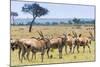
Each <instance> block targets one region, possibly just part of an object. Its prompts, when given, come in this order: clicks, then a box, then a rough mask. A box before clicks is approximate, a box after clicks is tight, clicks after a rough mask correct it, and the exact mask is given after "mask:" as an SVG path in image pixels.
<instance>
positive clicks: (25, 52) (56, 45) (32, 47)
mask: <svg viewBox="0 0 100 67" xmlns="http://www.w3.org/2000/svg"><path fill="white" fill-rule="evenodd" d="M38 34H39V36H40V37H38V38H36V37H31V38H27V39H16V40H15V39H11V50H12V51H14V50H17V49H18V50H19V51H18V58H19V60H20V61H21V62H23V59H27V60H28V61H30V59H29V55H30V52H32V57H31V60H32V59H33V56H35V59H36V53H37V52H40V53H41V62H43V60H44V55H45V52H47V57H48V58H50V55H49V52H50V50H51V49H57V50H58V53H59V59H61V58H62V50H63V48H64V47H65V53H66V54H68V51H67V48H68V47H69V50H70V51H69V53H74V51H75V49H77V52H78V53H79V52H80V51H79V47H81V46H82V47H83V53H84V52H85V47H86V46H87V47H88V49H89V53H91V49H90V45H91V41H92V39H91V38H89V37H82V34H79V35H77V33H76V32H74V31H72V34H73V35H71V34H67V33H63V34H62V35H60V36H59V37H55V38H54V37H52V38H49V37H46V36H44V34H43V33H42V31H38Z"/></svg>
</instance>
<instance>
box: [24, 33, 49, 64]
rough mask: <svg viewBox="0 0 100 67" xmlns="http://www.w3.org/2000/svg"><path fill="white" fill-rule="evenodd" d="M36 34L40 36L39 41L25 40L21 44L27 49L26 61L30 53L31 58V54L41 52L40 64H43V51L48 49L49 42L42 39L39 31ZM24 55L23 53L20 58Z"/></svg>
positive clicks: (34, 39)
mask: <svg viewBox="0 0 100 67" xmlns="http://www.w3.org/2000/svg"><path fill="white" fill-rule="evenodd" d="M38 33H39V35H40V36H41V38H40V39H36V38H31V39H26V41H23V44H25V45H26V46H27V47H28V48H27V49H28V50H27V59H28V60H29V53H30V51H32V57H33V54H36V52H41V59H42V60H41V62H43V58H44V53H45V50H46V49H48V48H49V45H50V41H49V39H47V38H44V35H43V33H42V32H41V31H40V32H38ZM24 55H25V52H23V54H22V57H24ZM22 59H23V58H22Z"/></svg>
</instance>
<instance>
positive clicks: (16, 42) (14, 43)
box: [11, 39, 25, 60]
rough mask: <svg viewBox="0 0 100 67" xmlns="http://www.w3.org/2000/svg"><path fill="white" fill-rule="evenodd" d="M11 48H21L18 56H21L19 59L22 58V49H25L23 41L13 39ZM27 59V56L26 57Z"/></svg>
mask: <svg viewBox="0 0 100 67" xmlns="http://www.w3.org/2000/svg"><path fill="white" fill-rule="evenodd" d="M11 49H12V50H13V51H14V50H15V49H19V51H18V57H19V60H21V59H20V55H21V51H25V45H23V43H22V42H20V41H19V40H13V39H12V40H11ZM24 59H25V57H24Z"/></svg>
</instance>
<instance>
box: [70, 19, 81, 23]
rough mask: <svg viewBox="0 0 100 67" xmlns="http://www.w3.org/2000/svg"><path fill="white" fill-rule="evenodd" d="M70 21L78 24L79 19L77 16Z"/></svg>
mask: <svg viewBox="0 0 100 67" xmlns="http://www.w3.org/2000/svg"><path fill="white" fill-rule="evenodd" d="M72 21H73V22H74V23H75V24H79V23H80V19H77V18H74V19H73V20H72Z"/></svg>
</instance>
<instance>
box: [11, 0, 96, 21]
mask: <svg viewBox="0 0 100 67" xmlns="http://www.w3.org/2000/svg"><path fill="white" fill-rule="evenodd" d="M32 3H34V2H22V1H11V11H14V12H17V13H18V17H16V18H32V15H30V14H29V13H24V12H22V7H23V6H24V4H32ZM37 3H38V2H37ZM38 4H39V5H40V6H41V7H44V8H47V9H48V10H49V12H48V14H47V15H45V16H41V18H91V19H95V7H94V6H86V5H71V4H70V5H69V4H54V3H38Z"/></svg>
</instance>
